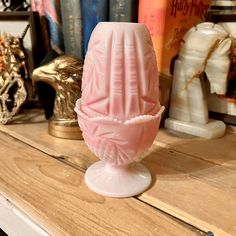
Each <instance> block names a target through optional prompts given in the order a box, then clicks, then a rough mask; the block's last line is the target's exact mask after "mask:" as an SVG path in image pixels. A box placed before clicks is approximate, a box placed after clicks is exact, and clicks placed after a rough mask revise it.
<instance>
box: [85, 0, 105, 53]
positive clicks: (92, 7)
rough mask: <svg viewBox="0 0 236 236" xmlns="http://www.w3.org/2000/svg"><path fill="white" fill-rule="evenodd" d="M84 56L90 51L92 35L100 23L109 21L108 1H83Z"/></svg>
mask: <svg viewBox="0 0 236 236" xmlns="http://www.w3.org/2000/svg"><path fill="white" fill-rule="evenodd" d="M81 10H82V33H83V55H84V56H85V54H86V52H87V49H88V42H89V39H90V35H91V33H92V31H93V29H94V27H95V26H96V25H97V23H98V22H100V21H108V0H86V1H81Z"/></svg>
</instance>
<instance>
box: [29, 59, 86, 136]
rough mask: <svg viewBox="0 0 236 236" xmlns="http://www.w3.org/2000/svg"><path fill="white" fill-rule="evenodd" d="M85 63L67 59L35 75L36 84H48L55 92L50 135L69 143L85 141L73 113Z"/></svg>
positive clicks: (41, 69)
mask: <svg viewBox="0 0 236 236" xmlns="http://www.w3.org/2000/svg"><path fill="white" fill-rule="evenodd" d="M82 71H83V60H80V59H76V58H75V57H72V56H68V55H64V56H60V57H57V58H56V59H54V60H53V61H52V62H50V63H49V64H47V65H44V66H41V67H39V68H37V69H35V70H34V71H33V77H32V80H33V84H34V85H35V84H36V83H37V82H39V81H41V82H45V83H47V84H49V85H50V86H52V87H53V88H54V89H55V91H56V98H55V102H54V110H53V117H52V118H51V119H50V121H49V129H48V131H49V134H51V135H53V136H56V137H59V138H68V139H82V135H81V131H80V129H79V126H78V122H77V116H76V113H75V111H74V107H75V102H76V100H77V99H78V98H79V97H80V92H81V79H82Z"/></svg>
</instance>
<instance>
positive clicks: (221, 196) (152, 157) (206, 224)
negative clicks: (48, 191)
mask: <svg viewBox="0 0 236 236" xmlns="http://www.w3.org/2000/svg"><path fill="white" fill-rule="evenodd" d="M31 115H32V113H31ZM25 117H26V119H25V120H27V121H28V122H25V121H24V117H23V118H22V117H21V118H20V119H19V121H17V119H16V121H14V123H12V124H11V125H7V126H3V127H0V129H1V130H2V131H3V132H6V133H9V134H10V135H12V136H14V137H16V138H17V139H20V140H22V141H24V142H26V143H28V144H30V145H31V146H34V147H36V148H38V149H39V150H41V151H43V152H45V153H48V154H50V155H52V156H54V157H55V158H59V159H60V160H61V161H63V162H65V163H67V164H69V165H71V166H73V167H75V168H77V169H79V170H82V171H85V170H86V169H87V167H88V166H89V165H91V164H92V163H93V162H94V161H96V160H97V157H96V156H94V155H93V154H92V153H91V152H90V151H89V150H88V148H87V147H86V145H85V144H84V142H83V141H73V140H62V139H57V138H54V137H52V136H49V135H48V134H47V123H46V121H45V120H44V118H43V117H42V116H38V114H37V115H35V117H33V118H32V117H31V118H30V119H27V117H28V115H25ZM20 123H21V124H20ZM234 131H235V129H234V128H230V129H229V130H228V132H227V134H226V135H225V136H224V137H223V138H220V139H214V140H205V139H201V138H196V137H194V136H190V135H185V134H181V133H177V132H171V131H167V130H160V132H159V134H158V135H157V139H156V140H155V142H154V145H153V146H152V148H151V149H150V151H149V153H148V154H147V155H146V158H145V159H144V160H143V163H144V164H145V165H146V166H147V167H148V168H149V169H150V171H151V173H152V176H153V183H152V186H151V188H150V189H149V190H148V191H147V192H145V193H143V194H142V195H141V196H139V197H138V198H139V199H140V200H142V201H145V202H147V203H148V204H150V205H153V206H155V207H156V208H159V209H161V210H163V211H165V212H167V213H168V214H170V215H173V216H175V217H177V218H179V219H181V220H183V221H185V222H187V223H189V224H191V225H194V226H195V227H197V228H199V229H201V230H203V231H206V232H207V231H212V232H214V235H215V236H217V235H219V236H229V235H231V236H234V235H236V227H235V219H236V191H235V189H236V173H235V161H236V154H235V153H236V145H235V144H236V134H235V132H234ZM176 235H178V234H176Z"/></svg>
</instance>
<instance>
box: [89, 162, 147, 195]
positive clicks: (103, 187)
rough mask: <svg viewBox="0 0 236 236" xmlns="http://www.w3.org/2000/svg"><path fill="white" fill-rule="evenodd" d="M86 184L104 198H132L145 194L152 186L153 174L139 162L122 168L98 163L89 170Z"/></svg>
mask: <svg viewBox="0 0 236 236" xmlns="http://www.w3.org/2000/svg"><path fill="white" fill-rule="evenodd" d="M85 183H86V184H87V186H88V187H89V188H90V189H91V190H92V191H94V192H96V193H99V194H101V195H104V196H108V197H116V198H122V197H131V196H135V195H138V194H140V193H142V192H144V191H145V190H146V189H147V188H148V187H149V186H150V184H151V174H150V172H149V170H148V169H147V168H146V167H145V166H144V165H142V164H141V163H139V162H134V163H131V164H129V165H128V166H126V167H123V168H122V167H113V166H109V165H108V164H106V163H105V162H103V161H98V162H96V163H94V164H93V165H91V166H90V167H89V168H88V169H87V171H86V173H85Z"/></svg>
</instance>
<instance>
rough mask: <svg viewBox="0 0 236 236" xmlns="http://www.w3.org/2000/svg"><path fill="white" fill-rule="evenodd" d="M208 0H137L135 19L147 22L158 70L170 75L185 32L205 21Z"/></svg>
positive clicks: (209, 1) (208, 5) (209, 0)
mask: <svg viewBox="0 0 236 236" xmlns="http://www.w3.org/2000/svg"><path fill="white" fill-rule="evenodd" d="M210 3H211V0H204V1H203V0H194V1H192V0H184V1H182V0H181V1H176V0H139V16H138V21H139V22H140V23H144V24H146V25H147V27H148V29H149V32H150V34H151V37H152V42H153V46H154V50H155V51H156V56H157V64H158V70H159V72H160V73H161V74H164V75H165V76H171V70H172V69H173V68H171V65H173V64H174V63H173V60H174V59H175V58H176V56H177V54H178V51H179V48H180V43H181V41H182V38H183V36H184V34H185V33H186V32H187V30H189V29H190V28H191V27H192V26H193V25H196V24H198V23H200V22H202V21H204V20H205V16H206V15H207V12H208V9H209V7H210Z"/></svg>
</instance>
